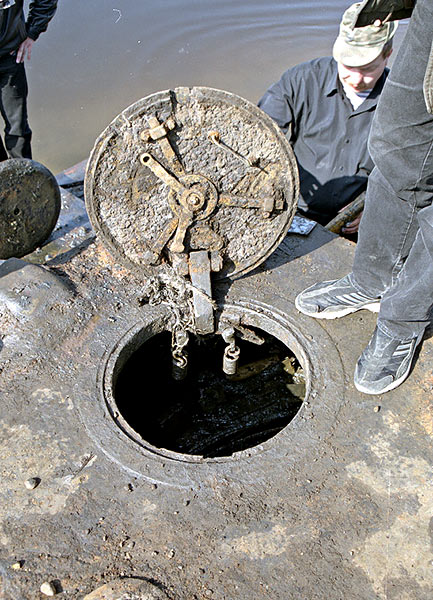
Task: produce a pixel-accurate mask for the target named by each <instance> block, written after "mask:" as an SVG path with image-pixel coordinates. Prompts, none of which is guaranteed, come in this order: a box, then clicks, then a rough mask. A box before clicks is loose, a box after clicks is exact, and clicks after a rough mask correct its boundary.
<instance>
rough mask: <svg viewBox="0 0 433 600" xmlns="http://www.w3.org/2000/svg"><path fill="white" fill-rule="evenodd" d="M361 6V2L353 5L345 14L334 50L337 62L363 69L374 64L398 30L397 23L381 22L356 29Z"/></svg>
mask: <svg viewBox="0 0 433 600" xmlns="http://www.w3.org/2000/svg"><path fill="white" fill-rule="evenodd" d="M360 6H361V3H360V2H357V3H356V4H352V6H349V8H348V9H347V10H346V11H345V13H344V14H343V18H342V19H341V23H340V33H339V34H338V37H337V39H336V40H335V44H334V48H333V50H332V55H333V57H334V58H335V60H336V61H337V62H340V63H343V65H346V66H347V67H361V66H363V65H368V64H369V63H371V62H373V60H375V59H376V58H377V57H378V56H379V54H380V53H381V52H382V49H383V47H384V45H385V44H386V43H387V42H388V41H389V40H390V39H391V38H392V37H393V35H394V33H395V30H396V29H397V23H396V22H395V21H390V22H388V23H383V22H382V21H379V20H377V21H375V22H374V23H373V25H367V26H366V27H356V28H355V26H354V25H355V22H356V18H357V16H358V12H359V7H360Z"/></svg>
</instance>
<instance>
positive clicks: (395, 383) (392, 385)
mask: <svg viewBox="0 0 433 600" xmlns="http://www.w3.org/2000/svg"><path fill="white" fill-rule="evenodd" d="M411 366H412V361H411V363H410V365H409V368H408V369H407V371H405V372H404V373H403V375H401V377H399V378H398V379H396V380H395V381H393V382H391V383H390V384H389V385H387V386H386V387H385V388H383V390H380V391H378V392H373V391H372V390H369V389H368V388H365V387H364V386H363V385H361V384H359V383H357V382H356V381H354V384H355V387H356V389H357V390H358V391H359V392H362V393H363V394H369V395H370V396H378V395H379V394H384V393H385V392H390V391H391V390H393V389H394V388H396V387H398V386H399V385H400V384H402V383H403V381H404V380H405V379H407V377H408V376H409V373H410V369H411Z"/></svg>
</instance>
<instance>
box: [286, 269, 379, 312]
mask: <svg viewBox="0 0 433 600" xmlns="http://www.w3.org/2000/svg"><path fill="white" fill-rule="evenodd" d="M351 275H352V274H351V273H349V274H348V275H345V276H344V277H342V278H341V279H335V280H333V281H322V282H321V283H316V284H314V285H312V286H311V287H309V288H307V289H306V290H304V291H303V292H301V293H300V294H298V296H297V297H296V299H295V306H296V308H297V309H298V310H299V311H300V312H301V313H304V315H308V316H309V317H315V318H316V319H337V318H338V317H344V316H345V315H348V314H350V313H353V312H356V311H357V310H361V309H362V308H367V309H368V310H371V311H372V312H379V308H380V299H379V298H371V297H369V296H367V295H366V294H363V293H362V292H359V291H358V290H357V289H356V288H355V287H354V285H353V283H352V279H351Z"/></svg>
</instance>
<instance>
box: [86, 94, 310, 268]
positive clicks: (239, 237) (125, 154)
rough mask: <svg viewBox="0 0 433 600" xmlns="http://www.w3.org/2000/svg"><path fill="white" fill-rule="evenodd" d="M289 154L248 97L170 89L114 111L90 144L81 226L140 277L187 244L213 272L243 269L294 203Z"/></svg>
mask: <svg viewBox="0 0 433 600" xmlns="http://www.w3.org/2000/svg"><path fill="white" fill-rule="evenodd" d="M298 187H299V184H298V172H297V165H296V161H295V158H294V155H293V152H292V150H291V148H290V145H289V144H288V142H287V140H286V138H285V137H284V136H283V135H282V134H281V132H280V131H279V129H278V127H277V126H276V125H275V124H274V123H273V121H272V120H271V119H270V118H269V117H268V116H267V115H265V114H264V113H263V112H262V111H261V110H260V109H258V108H257V107H256V106H254V105H253V104H251V103H250V102H248V101H246V100H244V99H242V98H240V97H238V96H236V95H234V94H231V93H228V92H224V91H221V90H215V89H211V88H204V87H194V88H176V89H174V90H167V91H163V92H159V93H156V94H153V95H151V96H148V97H146V98H143V99H141V100H139V101H138V102H136V103H135V104H133V105H132V106H130V107H129V108H127V109H126V110H124V111H123V112H122V113H121V114H120V115H119V116H118V117H116V119H114V121H113V122H112V123H111V124H110V125H109V126H108V127H107V129H106V130H105V131H104V132H103V133H102V134H101V136H100V137H99V138H98V140H97V141H96V144H95V147H94V149H93V151H92V153H91V156H90V159H89V163H88V167H87V172H86V180H85V196H86V206H87V210H88V213H89V217H90V220H91V223H92V225H93V227H94V229H95V231H96V233H97V235H99V236H100V237H101V238H102V241H103V243H104V244H105V245H106V246H107V247H108V249H109V250H110V251H111V252H112V253H113V254H114V256H115V257H116V258H117V259H120V260H121V261H122V262H124V263H126V264H127V265H128V266H129V267H130V268H133V269H138V270H139V271H142V272H143V273H144V274H147V275H148V274H156V273H157V272H158V270H159V269H160V268H161V265H163V264H166V263H167V262H168V263H170V264H179V256H180V255H185V254H189V252H190V251H200V250H208V251H209V252H214V253H215V252H219V253H220V256H221V257H222V269H221V270H219V272H218V273H216V274H215V276H216V277H217V278H219V279H220V278H225V277H235V276H239V275H243V274H244V273H246V272H247V271H250V270H251V269H253V268H254V267H256V266H257V265H259V264H260V263H261V262H262V261H263V260H265V258H266V257H267V256H269V254H270V253H271V252H272V251H273V250H274V249H275V248H276V247H277V246H278V244H279V243H280V241H281V240H282V239H283V237H284V236H285V235H286V233H287V230H288V228H289V226H290V223H291V220H292V218H293V216H294V212H295V210H296V201H297V195H298Z"/></svg>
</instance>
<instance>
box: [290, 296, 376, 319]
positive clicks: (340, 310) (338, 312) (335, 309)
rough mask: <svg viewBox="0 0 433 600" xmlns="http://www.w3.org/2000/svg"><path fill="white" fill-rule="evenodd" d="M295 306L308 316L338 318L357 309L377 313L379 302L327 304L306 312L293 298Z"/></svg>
mask: <svg viewBox="0 0 433 600" xmlns="http://www.w3.org/2000/svg"><path fill="white" fill-rule="evenodd" d="M295 306H296V308H297V309H298V310H299V312H301V313H302V314H304V315H307V316H308V317H314V318H315V319H339V318H340V317H345V316H346V315H350V314H351V313H354V312H357V311H358V310H364V309H365V310H369V311H370V312H374V313H378V312H379V310H380V302H379V301H377V302H370V303H369V304H364V305H363V306H345V307H341V306H329V307H328V308H325V310H322V311H320V312H308V311H306V310H305V309H304V308H301V307H300V306H299V304H298V298H297V297H296V299H295Z"/></svg>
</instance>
